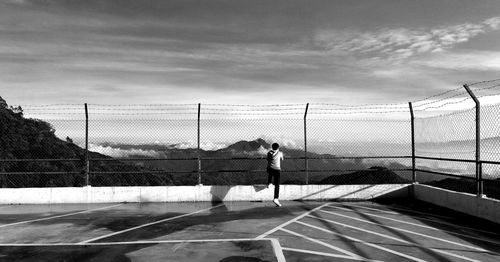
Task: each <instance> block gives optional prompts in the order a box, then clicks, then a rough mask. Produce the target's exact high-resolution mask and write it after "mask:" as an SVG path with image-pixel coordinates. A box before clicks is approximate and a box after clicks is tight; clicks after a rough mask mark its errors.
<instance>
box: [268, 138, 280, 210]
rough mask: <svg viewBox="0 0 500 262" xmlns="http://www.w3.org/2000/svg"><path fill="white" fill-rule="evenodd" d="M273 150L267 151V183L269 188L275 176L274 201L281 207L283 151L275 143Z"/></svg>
mask: <svg viewBox="0 0 500 262" xmlns="http://www.w3.org/2000/svg"><path fill="white" fill-rule="evenodd" d="M271 147H272V150H270V151H269V152H268V153H267V173H268V174H269V175H268V176H267V184H268V186H267V187H268V188H269V186H271V179H272V178H274V199H273V202H274V204H275V205H276V206H278V207H280V206H281V203H280V201H279V200H278V198H279V194H280V171H281V160H283V153H282V152H281V151H280V150H279V147H280V145H279V144H278V143H274V144H273V145H272V146H271Z"/></svg>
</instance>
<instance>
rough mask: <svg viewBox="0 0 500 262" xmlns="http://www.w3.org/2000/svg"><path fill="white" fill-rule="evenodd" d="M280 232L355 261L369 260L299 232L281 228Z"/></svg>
mask: <svg viewBox="0 0 500 262" xmlns="http://www.w3.org/2000/svg"><path fill="white" fill-rule="evenodd" d="M280 231H283V232H286V233H288V234H291V235H294V236H297V237H300V238H303V239H306V240H309V241H311V242H314V243H316V244H320V245H322V246H325V247H327V248H330V249H333V250H335V251H338V252H340V253H342V254H344V255H345V256H347V257H350V258H353V259H357V260H362V261H366V260H368V259H367V258H364V257H362V256H360V255H358V254H355V253H352V252H350V251H347V250H345V249H342V248H339V247H336V246H332V245H330V244H328V243H325V242H323V241H321V240H317V239H314V238H310V237H308V236H305V235H302V234H299V233H297V232H294V231H291V230H288V229H285V228H280Z"/></svg>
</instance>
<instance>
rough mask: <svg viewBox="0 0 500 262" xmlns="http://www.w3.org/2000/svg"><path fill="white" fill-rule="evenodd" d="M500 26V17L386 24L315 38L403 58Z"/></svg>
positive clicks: (336, 48) (341, 47) (335, 45)
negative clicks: (437, 23)
mask: <svg viewBox="0 0 500 262" xmlns="http://www.w3.org/2000/svg"><path fill="white" fill-rule="evenodd" d="M499 29H500V17H492V18H489V19H487V20H484V21H483V22H480V23H463V24H459V25H452V26H441V27H436V28H430V29H428V28H427V29H426V28H415V29H408V28H384V29H381V30H378V31H376V32H364V33H363V32H357V31H348V32H338V31H337V32H335V31H333V32H332V31H318V32H317V35H316V41H317V43H319V44H320V45H323V46H325V47H326V48H328V49H329V50H331V51H334V52H336V53H341V52H342V51H344V52H348V53H351V54H352V53H357V54H359V55H373V53H377V54H379V55H381V56H382V57H384V58H387V59H389V60H401V59H405V58H409V57H412V56H414V55H418V54H424V53H432V52H440V51H443V50H447V49H450V48H453V47H454V46H456V45H457V44H459V43H464V42H467V41H469V40H470V39H471V38H473V37H475V36H477V35H479V34H485V33H488V32H491V31H495V30H499Z"/></svg>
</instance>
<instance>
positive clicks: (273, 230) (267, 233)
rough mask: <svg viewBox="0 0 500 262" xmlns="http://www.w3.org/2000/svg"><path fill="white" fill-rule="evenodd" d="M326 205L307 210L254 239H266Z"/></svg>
mask: <svg viewBox="0 0 500 262" xmlns="http://www.w3.org/2000/svg"><path fill="white" fill-rule="evenodd" d="M327 205H328V203H325V204H323V205H321V206H319V207H316V208H314V209H311V210H309V211H308V212H305V213H304V214H302V215H299V216H298V217H296V218H293V219H291V220H289V221H287V222H285V223H283V224H281V225H279V226H277V227H275V228H273V229H271V230H269V231H267V232H265V233H263V234H262V235H260V236H258V237H256V238H255V239H260V238H265V237H267V236H268V235H270V234H272V233H274V232H276V231H278V230H280V229H281V228H283V227H285V226H287V225H290V224H291V223H293V222H295V221H297V220H299V219H301V218H303V217H305V216H307V215H309V214H310V213H312V212H314V211H316V210H318V209H321V208H323V207H325V206H327Z"/></svg>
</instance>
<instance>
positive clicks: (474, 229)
mask: <svg viewBox="0 0 500 262" xmlns="http://www.w3.org/2000/svg"><path fill="white" fill-rule="evenodd" d="M328 207H329V208H335V209H340V210H344V211H348V212H357V211H356V210H353V209H349V208H346V207H339V206H333V205H329V206H328ZM363 214H366V215H372V216H376V215H375V214H373V213H365V212H363ZM398 215H402V214H399V213H398ZM405 216H407V217H409V218H413V219H417V220H424V221H429V222H432V223H435V224H441V225H447V226H450V227H453V228H461V229H466V230H470V231H475V232H478V233H484V234H489V235H500V234H498V233H495V232H491V231H485V230H480V229H477V228H471V227H465V226H460V225H456V224H453V223H449V222H446V221H441V220H436V219H432V218H426V217H420V216H412V215H406V214H405Z"/></svg>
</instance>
